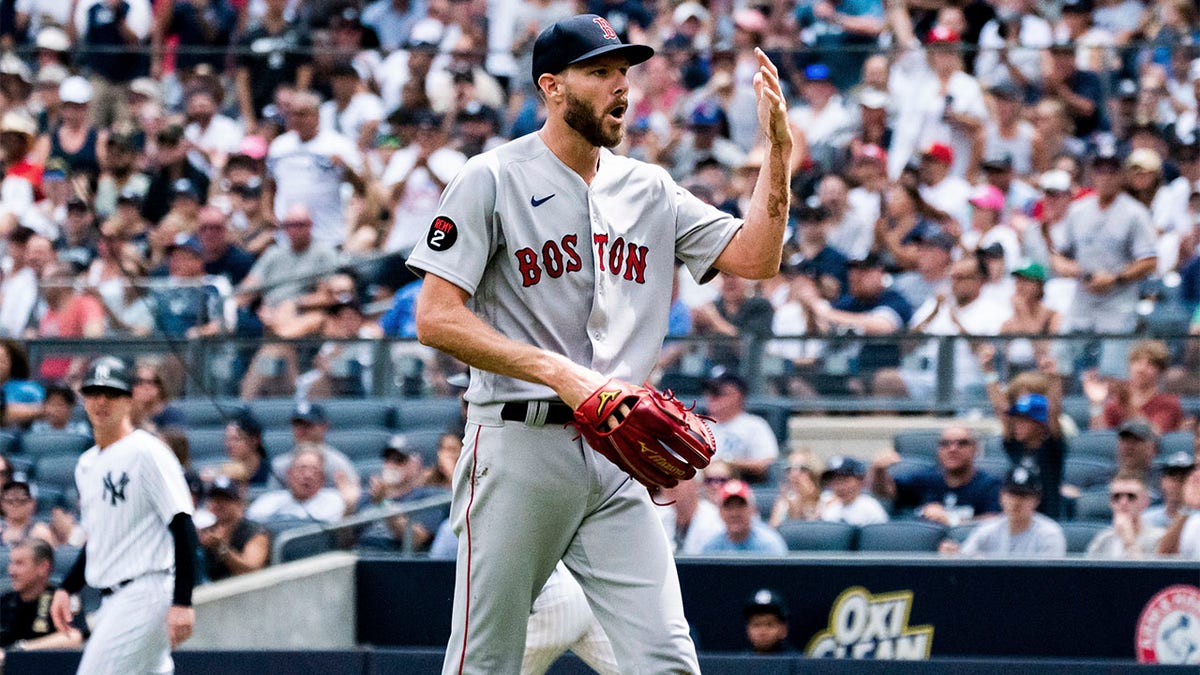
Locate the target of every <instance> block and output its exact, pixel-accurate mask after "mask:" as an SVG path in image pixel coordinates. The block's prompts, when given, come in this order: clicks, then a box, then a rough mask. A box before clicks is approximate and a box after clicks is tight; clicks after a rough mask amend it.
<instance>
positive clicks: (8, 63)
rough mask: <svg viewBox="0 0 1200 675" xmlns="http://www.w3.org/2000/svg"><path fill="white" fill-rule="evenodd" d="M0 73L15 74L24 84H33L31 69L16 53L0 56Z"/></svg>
mask: <svg viewBox="0 0 1200 675" xmlns="http://www.w3.org/2000/svg"><path fill="white" fill-rule="evenodd" d="M0 75H15V76H17V77H18V78H20V80H21V81H22V82H24V83H25V84H33V71H32V70H30V69H29V66H28V65H26V64H25V62H24V61H22V60H21V57H19V56H17V55H16V54H12V53H8V54H5V55H4V56H0Z"/></svg>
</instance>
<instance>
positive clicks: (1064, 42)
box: [1050, 35, 1075, 55]
mask: <svg viewBox="0 0 1200 675" xmlns="http://www.w3.org/2000/svg"><path fill="white" fill-rule="evenodd" d="M1050 53H1051V54H1057V55H1066V54H1074V53H1075V41H1074V40H1072V39H1071V38H1070V37H1069V36H1067V35H1061V36H1059V37H1057V38H1055V39H1054V41H1053V42H1051V43H1050Z"/></svg>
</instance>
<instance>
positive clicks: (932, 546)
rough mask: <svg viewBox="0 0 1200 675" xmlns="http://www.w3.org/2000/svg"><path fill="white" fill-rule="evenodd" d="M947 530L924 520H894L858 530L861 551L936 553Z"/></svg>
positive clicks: (865, 526) (864, 526)
mask: <svg viewBox="0 0 1200 675" xmlns="http://www.w3.org/2000/svg"><path fill="white" fill-rule="evenodd" d="M945 538H946V528H944V527H942V526H941V525H938V524H936V523H930V522H926V521H923V520H893V521H891V522H887V523H876V524H872V525H863V526H862V527H860V528H858V550H860V551H936V550H937V547H938V544H939V543H941V541H942V540H943V539H945Z"/></svg>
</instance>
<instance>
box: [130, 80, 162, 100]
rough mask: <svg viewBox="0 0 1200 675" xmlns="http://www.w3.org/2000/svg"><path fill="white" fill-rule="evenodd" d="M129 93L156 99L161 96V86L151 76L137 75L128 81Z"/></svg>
mask: <svg viewBox="0 0 1200 675" xmlns="http://www.w3.org/2000/svg"><path fill="white" fill-rule="evenodd" d="M129 93H131V94H136V95H138V96H144V97H146V98H148V99H150V100H152V101H158V100H160V99H161V98H162V87H161V86H159V84H158V82H157V81H156V80H154V79H152V78H149V77H139V78H137V79H135V80H134V81H132V82H130V83H129Z"/></svg>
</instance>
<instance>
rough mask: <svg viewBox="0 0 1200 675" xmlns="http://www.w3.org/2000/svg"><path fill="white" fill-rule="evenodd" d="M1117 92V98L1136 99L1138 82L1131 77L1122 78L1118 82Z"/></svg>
mask: <svg viewBox="0 0 1200 675" xmlns="http://www.w3.org/2000/svg"><path fill="white" fill-rule="evenodd" d="M1116 94H1117V98H1123V99H1126V100H1132V99H1136V98H1137V96H1138V86H1137V82H1134V81H1133V80H1130V79H1124V80H1121V81H1120V82H1119V83H1117V91H1116Z"/></svg>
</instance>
